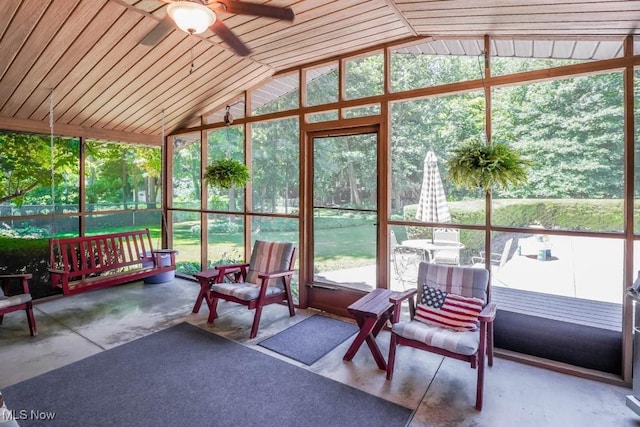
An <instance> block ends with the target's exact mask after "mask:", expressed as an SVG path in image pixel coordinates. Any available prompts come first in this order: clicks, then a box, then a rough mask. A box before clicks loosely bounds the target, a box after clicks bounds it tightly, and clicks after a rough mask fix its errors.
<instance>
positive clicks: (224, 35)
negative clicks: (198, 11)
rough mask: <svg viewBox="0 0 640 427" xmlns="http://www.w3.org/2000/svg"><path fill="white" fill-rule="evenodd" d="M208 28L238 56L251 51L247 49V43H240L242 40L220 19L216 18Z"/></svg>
mask: <svg viewBox="0 0 640 427" xmlns="http://www.w3.org/2000/svg"><path fill="white" fill-rule="evenodd" d="M209 29H210V30H211V31H213V32H214V33H216V34H217V35H218V37H220V38H221V39H222V41H223V42H225V43H227V44H228V45H229V47H231V49H233V51H234V52H235V53H236V54H238V55H239V56H247V55H249V54H250V53H251V50H249V48H248V47H247V45H245V44H244V43H242V40H240V39H239V38H238V37H237V36H236V35H235V34H233V33H232V32H231V30H230V29H229V27H227V26H226V25H225V23H224V22H222V20H221V19H216V22H214V23H213V24H212V25H211V26H210V27H209Z"/></svg>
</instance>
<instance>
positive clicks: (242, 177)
mask: <svg viewBox="0 0 640 427" xmlns="http://www.w3.org/2000/svg"><path fill="white" fill-rule="evenodd" d="M203 178H204V180H205V182H206V183H207V184H208V185H210V186H212V187H217V188H222V189H225V190H228V189H230V188H231V187H244V186H245V185H247V182H249V169H248V168H247V166H246V165H245V164H244V163H241V162H239V161H237V160H235V159H220V160H214V161H213V162H212V163H211V164H210V165H209V166H207V168H206V170H205V172H204V175H203Z"/></svg>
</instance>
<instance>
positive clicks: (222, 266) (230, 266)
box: [214, 262, 249, 270]
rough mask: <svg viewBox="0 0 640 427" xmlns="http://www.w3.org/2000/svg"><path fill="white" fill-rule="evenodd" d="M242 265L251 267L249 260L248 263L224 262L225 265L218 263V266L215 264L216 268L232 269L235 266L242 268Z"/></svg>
mask: <svg viewBox="0 0 640 427" xmlns="http://www.w3.org/2000/svg"><path fill="white" fill-rule="evenodd" d="M242 267H244V268H247V267H249V263H248V262H247V263H244V264H224V265H216V266H214V268H215V269H216V270H231V269H233V268H237V269H240V268H242Z"/></svg>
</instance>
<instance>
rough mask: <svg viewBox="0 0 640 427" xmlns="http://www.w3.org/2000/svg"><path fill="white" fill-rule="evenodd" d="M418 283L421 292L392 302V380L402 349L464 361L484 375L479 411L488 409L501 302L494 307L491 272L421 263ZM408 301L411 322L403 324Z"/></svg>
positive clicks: (389, 370)
mask: <svg viewBox="0 0 640 427" xmlns="http://www.w3.org/2000/svg"><path fill="white" fill-rule="evenodd" d="M417 285H418V286H417V289H412V290H410V291H406V292H404V293H402V294H400V295H398V296H397V297H392V298H391V299H390V301H391V302H392V303H393V304H394V305H395V307H394V312H393V320H392V322H393V327H392V330H391V343H390V346H389V361H388V362H387V379H388V380H391V379H392V377H393V369H394V366H395V358H396V347H397V346H398V345H405V346H408V347H413V348H416V349H419V350H425V351H429V352H433V353H437V354H440V355H443V356H447V357H452V358H455V359H459V360H463V361H466V362H469V363H470V364H471V367H472V368H474V369H476V370H477V372H478V377H477V381H476V409H477V410H478V411H480V410H482V389H483V384H484V365H485V356H487V359H488V362H489V366H492V365H493V320H494V319H495V315H496V306H495V304H492V303H489V298H490V284H489V272H488V271H487V270H486V269H480V268H473V267H457V266H446V265H438V264H430V263H427V262H421V263H420V267H419V270H418V283H417ZM414 297H415V298H416V299H415V301H414ZM405 300H408V302H409V315H410V320H409V321H403V322H400V312H401V304H402V302H403V301H405ZM416 303H417V305H416ZM408 354H410V353H407V355H408Z"/></svg>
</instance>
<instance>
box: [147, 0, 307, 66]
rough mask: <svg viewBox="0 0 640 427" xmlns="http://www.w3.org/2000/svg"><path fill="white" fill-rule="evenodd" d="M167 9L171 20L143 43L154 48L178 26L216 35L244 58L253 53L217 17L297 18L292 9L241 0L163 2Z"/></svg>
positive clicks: (156, 28) (184, 29) (191, 31)
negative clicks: (228, 15)
mask: <svg viewBox="0 0 640 427" xmlns="http://www.w3.org/2000/svg"><path fill="white" fill-rule="evenodd" d="M162 1H164V2H165V3H168V5H167V17H166V18H165V19H164V20H162V21H160V22H159V23H158V25H156V26H155V28H153V29H152V30H151V31H150V32H149V33H147V35H146V36H144V37H143V38H142V40H140V43H141V44H143V45H147V46H154V45H156V44H157V43H159V42H160V40H162V39H163V38H164V37H165V36H166V35H167V34H169V32H171V30H173V29H174V26H177V27H178V28H180V29H181V30H182V31H184V32H186V33H188V34H200V33H203V32H205V31H206V30H207V29H209V30H211V31H213V32H214V33H216V35H218V37H220V38H221V39H222V41H224V42H225V43H227V44H228V45H229V47H231V49H233V51H234V52H235V53H236V54H238V55H240V56H247V55H249V54H250V53H251V50H250V49H249V48H248V47H247V45H245V44H244V43H243V42H242V40H240V39H239V38H238V37H237V36H236V35H235V34H233V32H231V30H230V29H229V27H227V26H226V25H225V24H224V22H222V20H220V19H217V17H216V13H235V14H238V15H252V16H262V17H267V18H275V19H283V20H286V21H293V18H294V17H295V14H294V13H293V9H291V8H290V7H280V6H270V5H266V4H258V3H249V2H245V1H239V0H189V1H171V0H162Z"/></svg>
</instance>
